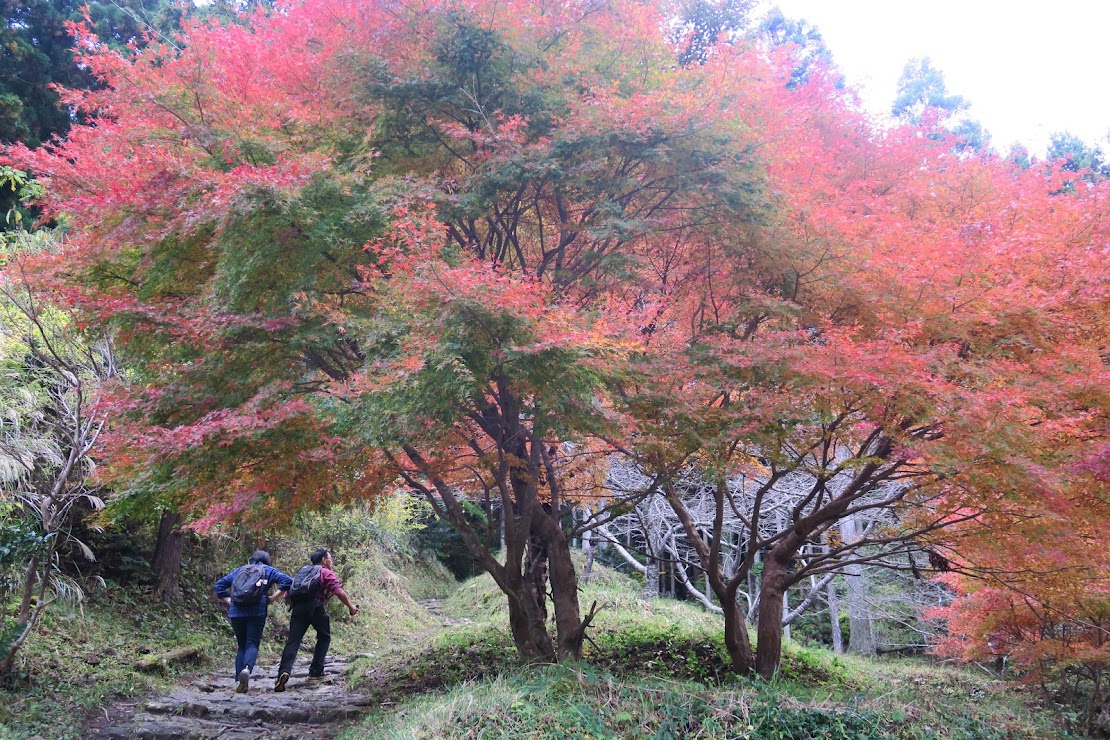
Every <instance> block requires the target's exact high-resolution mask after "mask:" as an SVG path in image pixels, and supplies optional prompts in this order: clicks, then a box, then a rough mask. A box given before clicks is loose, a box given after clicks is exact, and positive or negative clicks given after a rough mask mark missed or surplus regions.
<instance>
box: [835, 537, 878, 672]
mask: <svg viewBox="0 0 1110 740" xmlns="http://www.w3.org/2000/svg"><path fill="white" fill-rule="evenodd" d="M840 532H841V535H842V538H843V540H844V542H845V543H848V544H851V543H853V542H856V541H857V539H858V532H857V529H856V522H855V520H854V519H852V518H851V517H849V518H848V519H845V520H844V521H842V522H841V523H840ZM844 576H845V577H844V581H845V583H847V585H848V624H849V628H848V629H849V631H848V652H849V653H853V654H855V655H874V654H875V636H874V635H873V634H872V631H871V613H870V610H869V609H868V608H867V582H866V581H865V580H864V576H863V566H861V565H859V564H858V563H856V564H853V565H846V566H845V567H844Z"/></svg>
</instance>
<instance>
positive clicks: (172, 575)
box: [154, 509, 185, 604]
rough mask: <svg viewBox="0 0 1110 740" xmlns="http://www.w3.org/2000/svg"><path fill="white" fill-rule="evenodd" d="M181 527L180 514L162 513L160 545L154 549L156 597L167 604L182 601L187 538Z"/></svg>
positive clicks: (173, 512)
mask: <svg viewBox="0 0 1110 740" xmlns="http://www.w3.org/2000/svg"><path fill="white" fill-rule="evenodd" d="M180 525H181V515H180V514H178V513H177V512H176V511H174V510H172V509H164V510H163V511H162V518H161V520H160V521H159V522H158V544H157V546H156V547H155V549H154V572H155V574H156V575H157V576H158V586H157V588H156V589H155V590H154V595H155V597H156V598H159V599H161V600H162V601H164V602H166V603H167V604H180V603H181V601H182V598H181V555H182V550H183V549H184V544H185V536H184V533H183V532H182V531H181V526H180Z"/></svg>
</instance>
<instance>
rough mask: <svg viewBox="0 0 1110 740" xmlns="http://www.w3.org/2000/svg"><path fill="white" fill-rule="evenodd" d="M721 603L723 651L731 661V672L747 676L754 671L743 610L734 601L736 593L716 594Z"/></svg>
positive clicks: (733, 591)
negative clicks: (723, 625) (726, 652)
mask: <svg viewBox="0 0 1110 740" xmlns="http://www.w3.org/2000/svg"><path fill="white" fill-rule="evenodd" d="M717 598H718V599H720V601H721V610H722V611H723V612H724V618H725V650H727V651H728V657H729V660H730V661H732V670H734V671H736V672H737V673H739V674H741V675H743V676H748V675H751V673H752V671H753V670H755V663H754V662H753V661H752V644H751V639H750V638H749V637H748V624H747V620H746V619H745V618H744V610H743V609H741V608H740V604H739V603H737V601H736V591H735V590H732V591H730V592H729V591H726V592H725V593H723V594H722V593H718V594H717Z"/></svg>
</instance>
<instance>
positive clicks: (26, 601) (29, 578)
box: [16, 555, 39, 624]
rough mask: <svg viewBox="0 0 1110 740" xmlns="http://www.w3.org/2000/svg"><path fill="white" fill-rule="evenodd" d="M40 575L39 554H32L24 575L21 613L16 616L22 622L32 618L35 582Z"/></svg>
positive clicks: (20, 601)
mask: <svg viewBox="0 0 1110 740" xmlns="http://www.w3.org/2000/svg"><path fill="white" fill-rule="evenodd" d="M38 575H39V556H38V555H32V556H31V560H30V562H28V563H27V571H26V573H25V574H24V577H23V597H22V598H21V599H20V600H19V614H18V615H17V616H16V619H17V620H18V621H19V623H20V624H26V623H27V621H28V620H29V619H30V618H31V602H32V601H34V598H35V583H36V582H37V581H38Z"/></svg>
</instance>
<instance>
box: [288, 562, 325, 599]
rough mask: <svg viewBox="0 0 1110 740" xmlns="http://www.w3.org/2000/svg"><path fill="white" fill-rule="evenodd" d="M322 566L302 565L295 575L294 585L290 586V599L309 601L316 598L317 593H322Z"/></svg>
mask: <svg viewBox="0 0 1110 740" xmlns="http://www.w3.org/2000/svg"><path fill="white" fill-rule="evenodd" d="M321 567H322V566H319V565H303V566H301V569H300V570H298V571H297V575H295V576H293V585H292V586H290V587H289V593H288V594H286V598H287V599H289V600H290V601H308V600H309V599H314V598H316V595H317V594H319V593H320V569H321Z"/></svg>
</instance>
